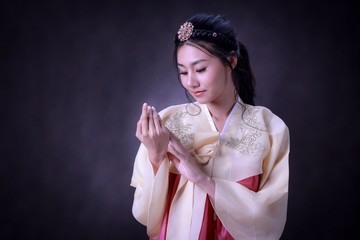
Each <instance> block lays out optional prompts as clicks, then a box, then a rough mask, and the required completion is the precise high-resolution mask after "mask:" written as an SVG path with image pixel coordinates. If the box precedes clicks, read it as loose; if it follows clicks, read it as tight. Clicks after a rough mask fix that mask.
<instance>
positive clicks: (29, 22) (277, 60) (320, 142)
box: [0, 0, 360, 240]
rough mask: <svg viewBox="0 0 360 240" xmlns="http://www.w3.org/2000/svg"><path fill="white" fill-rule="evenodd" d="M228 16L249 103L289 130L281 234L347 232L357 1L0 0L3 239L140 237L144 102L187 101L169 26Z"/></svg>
mask: <svg viewBox="0 0 360 240" xmlns="http://www.w3.org/2000/svg"><path fill="white" fill-rule="evenodd" d="M197 12H213V13H220V14H224V15H225V16H227V17H228V18H229V19H230V20H231V21H232V22H233V25H234V27H235V29H236V31H237V33H238V36H239V39H241V40H242V42H244V43H245V45H246V46H247V47H248V49H249V53H250V58H251V63H252V67H253V70H254V72H255V76H256V78H257V95H258V97H257V99H256V102H257V104H258V105H263V106H266V107H268V108H270V109H271V110H272V111H273V112H274V113H276V114H277V115H279V116H280V117H281V118H282V119H283V120H284V121H285V122H286V123H287V125H288V126H289V128H290V133H291V154H290V195H289V208H288V221H287V225H286V228H285V231H284V234H283V238H282V239H355V238H356V236H357V234H356V232H358V226H357V225H356V224H355V223H356V222H358V221H357V218H358V214H359V202H360V201H359V200H360V199H359V195H358V194H357V193H356V192H357V191H358V190H359V186H358V184H357V182H356V180H357V178H358V177H357V175H358V173H359V161H360V156H359V147H360V145H359V141H358V140H357V139H356V137H358V136H359V133H360V132H359V121H360V115H359V110H360V108H359V104H358V103H357V102H358V94H359V84H357V81H359V78H358V75H359V67H360V66H359V61H358V59H359V40H360V39H359V27H358V21H359V17H358V15H359V9H358V8H357V7H355V1H353V3H352V2H350V1H297V2H290V1H289V3H288V2H287V1H278V2H270V1H264V3H259V1H240V0H231V1H225V0H224V1H203V0H198V1H191V0H188V1H186V0H183V1H163V2H160V1H158V2H156V1H145V0H138V1H131V2H130V1H129V2H127V3H120V1H98V2H95V1H73V2H70V1H69V2H67V1H54V2H45V1H44V2H35V1H11V2H10V1H8V2H7V3H1V5H0V13H1V19H0V25H1V35H0V44H1V45H0V46H1V48H0V51H1V52H0V60H1V62H0V63H1V65H0V70H1V73H0V74H1V75H0V79H1V85H0V93H1V95H0V97H1V99H0V101H1V113H0V119H1V132H0V134H1V135H0V136H1V138H0V139H1V142H0V150H1V152H0V154H1V155H0V157H1V162H0V176H1V179H0V187H1V188H0V190H1V198H0V203H1V212H0V220H1V225H0V226H1V230H0V239H109V240H110V239H146V234H145V228H144V227H143V226H142V225H141V224H139V223H138V222H136V221H135V220H134V218H133V217H132V214H131V205H132V198H133V192H134V189H133V188H131V187H130V185H129V184H130V178H131V174H132V166H133V161H134V157H135V154H136V151H137V148H138V146H139V142H138V140H137V139H136V138H135V126H136V122H137V120H138V117H139V114H140V108H141V104H142V103H143V102H145V101H147V102H149V103H150V104H152V105H155V106H156V107H157V109H159V110H160V109H162V108H164V107H166V106H168V105H171V104H177V103H182V102H185V101H187V100H186V98H185V95H184V92H183V90H182V88H181V87H180V85H179V84H178V82H177V79H176V76H175V69H174V67H173V65H172V51H173V37H174V34H175V33H176V32H177V30H178V28H179V26H180V24H182V23H183V22H184V21H185V20H186V19H187V18H188V17H190V16H191V15H193V14H194V13H197Z"/></svg>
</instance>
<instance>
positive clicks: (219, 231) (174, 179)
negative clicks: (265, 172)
mask: <svg viewBox="0 0 360 240" xmlns="http://www.w3.org/2000/svg"><path fill="white" fill-rule="evenodd" d="M179 180H180V175H179V174H174V173H170V175H169V191H168V196H167V201H166V206H165V214H164V218H163V221H162V224H161V230H160V233H159V235H158V236H157V237H155V238H150V240H155V239H156V240H165V239H166V229H167V223H168V217H169V209H170V203H171V202H172V200H173V197H174V195H175V193H176V189H177V186H178V185H179ZM237 183H239V184H241V185H243V186H244V187H246V188H248V189H250V190H252V191H254V192H257V191H258V187H259V175H257V176H252V177H249V178H245V179H243V180H240V181H238V182H237ZM199 239H200V240H209V239H214V240H215V239H218V240H233V239H234V238H233V237H232V236H231V235H230V234H229V232H228V231H227V230H226V228H225V227H224V225H223V224H222V222H221V221H220V219H219V218H218V217H217V215H216V213H215V211H214V208H213V206H212V205H211V202H210V199H209V196H207V197H206V202H205V209H204V217H203V223H202V226H201V230H200V236H199Z"/></svg>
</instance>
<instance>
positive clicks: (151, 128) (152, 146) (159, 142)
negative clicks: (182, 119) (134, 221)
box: [136, 103, 204, 183]
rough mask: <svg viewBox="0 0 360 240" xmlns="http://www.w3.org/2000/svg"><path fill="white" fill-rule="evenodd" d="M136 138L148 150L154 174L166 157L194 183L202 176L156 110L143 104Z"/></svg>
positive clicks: (187, 152) (189, 155) (191, 158)
mask: <svg viewBox="0 0 360 240" xmlns="http://www.w3.org/2000/svg"><path fill="white" fill-rule="evenodd" d="M136 137H137V138H138V139H139V140H140V141H141V142H142V143H143V144H144V145H145V147H146V148H147V149H148V154H149V159H150V161H151V163H152V165H153V168H154V171H155V172H156V171H157V169H158V168H159V166H160V164H161V162H162V161H163V159H164V158H165V156H168V158H169V160H171V161H172V162H173V163H174V165H175V167H176V169H177V170H178V171H179V173H180V174H181V175H183V176H184V177H185V178H187V179H188V180H190V181H192V182H194V183H196V182H198V181H200V179H199V178H201V177H202V176H203V175H204V174H203V172H202V171H201V170H200V168H199V166H198V165H197V163H196V160H195V159H194V158H193V157H192V156H191V154H190V152H189V151H188V150H187V149H186V148H185V147H184V145H183V144H182V143H181V141H180V140H179V139H178V138H177V137H176V136H175V135H174V134H173V133H171V132H170V131H169V130H168V128H167V127H166V126H165V124H163V122H162V120H161V118H160V116H159V114H158V113H157V111H156V109H155V108H154V107H152V106H149V105H148V104H146V103H144V104H143V106H142V112H141V116H140V119H139V121H138V123H137V128H136Z"/></svg>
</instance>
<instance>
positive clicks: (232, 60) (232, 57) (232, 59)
mask: <svg viewBox="0 0 360 240" xmlns="http://www.w3.org/2000/svg"><path fill="white" fill-rule="evenodd" d="M228 60H229V62H230V65H231V70H233V69H234V68H235V66H236V64H237V60H238V58H237V56H236V54H231V55H230V56H229V57H228Z"/></svg>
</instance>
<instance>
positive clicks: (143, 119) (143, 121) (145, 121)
mask: <svg viewBox="0 0 360 240" xmlns="http://www.w3.org/2000/svg"><path fill="white" fill-rule="evenodd" d="M147 107H148V105H147V103H144V104H143V106H142V112H141V116H140V125H141V127H140V128H139V130H141V132H140V134H142V135H147V134H148V129H149V117H148V113H147Z"/></svg>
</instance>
